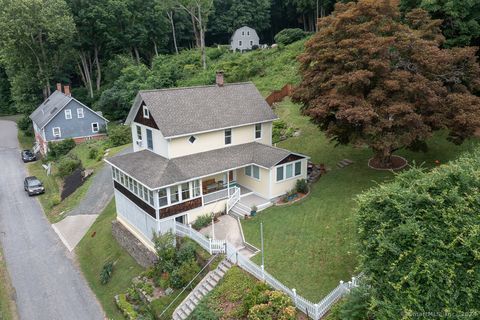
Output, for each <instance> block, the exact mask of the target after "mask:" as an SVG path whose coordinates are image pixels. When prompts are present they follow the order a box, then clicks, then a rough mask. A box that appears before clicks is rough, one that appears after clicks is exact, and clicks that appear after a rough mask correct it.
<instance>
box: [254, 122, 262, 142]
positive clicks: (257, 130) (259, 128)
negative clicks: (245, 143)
mask: <svg viewBox="0 0 480 320" xmlns="http://www.w3.org/2000/svg"><path fill="white" fill-rule="evenodd" d="M261 138H262V124H261V123H257V124H256V125H255V139H261Z"/></svg>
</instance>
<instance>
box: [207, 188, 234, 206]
mask: <svg viewBox="0 0 480 320" xmlns="http://www.w3.org/2000/svg"><path fill="white" fill-rule="evenodd" d="M226 198H228V189H227V188H225V189H222V190H218V191H214V192H210V193H206V194H204V195H203V204H209V203H212V202H215V201H218V200H221V199H226Z"/></svg>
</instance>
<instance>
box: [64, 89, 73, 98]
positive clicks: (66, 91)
mask: <svg viewBox="0 0 480 320" xmlns="http://www.w3.org/2000/svg"><path fill="white" fill-rule="evenodd" d="M63 91H64V93H65V95H66V96H69V97H71V96H72V94H71V93H70V86H64V87H63Z"/></svg>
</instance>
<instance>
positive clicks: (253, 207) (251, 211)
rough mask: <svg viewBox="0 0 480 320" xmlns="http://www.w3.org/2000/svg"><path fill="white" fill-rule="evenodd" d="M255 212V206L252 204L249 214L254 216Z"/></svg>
mask: <svg viewBox="0 0 480 320" xmlns="http://www.w3.org/2000/svg"><path fill="white" fill-rule="evenodd" d="M256 214H257V206H256V205H253V206H252V208H251V209H250V215H251V216H252V217H255V215H256Z"/></svg>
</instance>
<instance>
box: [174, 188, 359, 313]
mask: <svg viewBox="0 0 480 320" xmlns="http://www.w3.org/2000/svg"><path fill="white" fill-rule="evenodd" d="M238 191H240V189H238ZM229 200H230V199H229ZM237 201H238V200H237ZM227 205H228V204H227ZM175 233H176V234H177V235H178V236H181V237H189V238H191V239H192V240H194V241H196V242H197V243H198V244H199V245H200V246H201V247H202V248H204V249H205V250H207V251H208V252H210V254H213V253H225V254H226V259H228V260H229V261H230V262H232V263H235V264H237V265H238V266H239V267H240V268H242V269H243V270H245V271H247V272H248V273H250V274H251V275H253V276H254V277H255V278H257V279H259V280H262V281H265V282H266V283H268V284H269V285H270V286H272V287H273V288H275V289H276V290H279V291H282V292H284V293H285V294H287V295H289V296H290V298H291V299H292V301H293V303H294V304H295V306H296V307H297V308H298V309H299V310H300V311H302V312H303V313H305V314H306V315H307V316H308V317H310V318H311V319H315V320H318V319H320V318H322V317H323V316H324V315H325V314H326V313H327V312H328V310H330V308H331V307H332V306H333V304H335V303H336V302H337V301H338V300H339V299H340V298H341V297H343V296H344V295H346V294H348V293H349V292H350V290H351V289H352V288H355V287H357V286H358V283H359V281H358V279H359V278H360V277H361V274H360V275H359V277H358V278H352V280H351V281H349V282H343V281H340V284H339V285H338V286H337V287H336V288H335V289H333V290H332V291H331V292H330V293H329V294H328V295H327V296H326V297H325V298H323V299H322V300H321V301H320V302H319V303H313V302H311V301H309V300H308V299H306V298H304V297H302V296H300V295H299V294H297V291H296V290H295V289H290V288H288V287H287V286H285V285H284V284H283V283H281V282H280V281H278V280H277V279H276V278H275V277H273V276H272V275H271V274H269V273H268V272H267V271H265V269H264V268H263V266H257V265H256V264H255V263H254V262H252V261H251V260H250V259H248V258H247V257H245V256H244V255H242V254H241V253H240V252H239V251H238V250H237V249H236V248H235V247H234V246H233V245H232V244H231V243H229V242H227V241H225V240H212V239H208V238H206V237H205V236H204V235H202V234H201V233H200V232H198V231H196V230H194V229H192V227H191V226H186V225H184V224H182V223H179V222H176V223H175Z"/></svg>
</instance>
